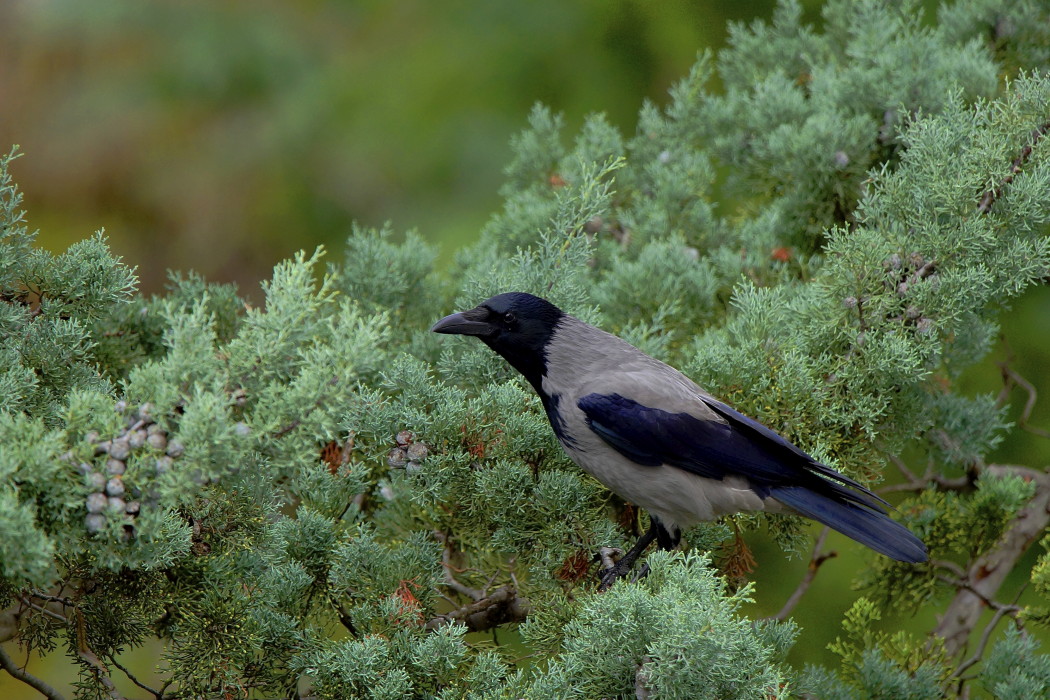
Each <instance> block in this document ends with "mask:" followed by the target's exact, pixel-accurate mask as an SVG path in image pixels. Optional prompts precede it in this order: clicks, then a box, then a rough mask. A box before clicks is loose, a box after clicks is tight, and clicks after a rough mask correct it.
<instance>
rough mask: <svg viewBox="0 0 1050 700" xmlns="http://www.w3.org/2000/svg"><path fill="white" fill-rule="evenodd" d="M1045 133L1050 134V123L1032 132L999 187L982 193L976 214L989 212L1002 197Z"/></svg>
mask: <svg viewBox="0 0 1050 700" xmlns="http://www.w3.org/2000/svg"><path fill="white" fill-rule="evenodd" d="M1047 132H1050V122H1046V123H1044V124H1042V125H1040V126H1038V127H1036V128H1035V129H1034V130H1032V134H1031V137H1030V138H1031V140H1032V142H1031V143H1029V144H1027V145H1026V146H1025V147H1024V148H1022V149H1021V154H1020V155H1019V156H1017V158H1015V159H1014V162H1013V164H1011V166H1010V173H1009V174H1008V175H1007V176H1006V177H1004V178H1003V179H1002V181H1001V182H1000V183H999V186H998V187H994V188H992V189H990V190H988V191H987V192H985V193H984V196H983V197H981V203H980V204H978V205H977V211H978V212H980V213H982V214H985V213H987V212H988V211H989V210H991V208H992V205H994V204H995V202H996V201H997V200H998V199H999V197H1001V196H1002V194H1003V188H1005V187H1006V186H1007V185H1009V184H1010V183H1011V182H1013V181H1014V176H1015V175H1017V174H1018V173H1020V172H1021V167H1022V166H1023V165H1024V164H1025V162H1026V161H1027V160H1028V159H1029V157H1031V155H1032V151H1033V150H1034V149H1035V145H1036V144H1037V143H1039V140H1040V139H1041V138H1043V137H1044V136H1046V134H1047Z"/></svg>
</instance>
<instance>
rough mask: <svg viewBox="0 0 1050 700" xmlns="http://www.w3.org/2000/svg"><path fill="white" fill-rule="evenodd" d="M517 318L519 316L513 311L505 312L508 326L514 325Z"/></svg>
mask: <svg viewBox="0 0 1050 700" xmlns="http://www.w3.org/2000/svg"><path fill="white" fill-rule="evenodd" d="M517 320H518V317H517V316H515V315H514V312H513V311H508V312H507V313H505V314H503V323H505V324H507V325H508V326H513V325H514V322H515V321H517Z"/></svg>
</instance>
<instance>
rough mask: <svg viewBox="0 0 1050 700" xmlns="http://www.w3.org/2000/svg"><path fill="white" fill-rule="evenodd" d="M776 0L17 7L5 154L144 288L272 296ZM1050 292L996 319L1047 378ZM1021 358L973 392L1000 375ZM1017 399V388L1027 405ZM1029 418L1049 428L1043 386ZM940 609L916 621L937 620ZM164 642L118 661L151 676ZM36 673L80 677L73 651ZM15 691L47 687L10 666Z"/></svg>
mask: <svg viewBox="0 0 1050 700" xmlns="http://www.w3.org/2000/svg"><path fill="white" fill-rule="evenodd" d="M773 4H774V3H773V1H772V0H753V1H740V0H732V1H729V0H718V1H717V2H711V1H709V2H703V3H701V2H689V1H688V0H633V1H620V0H579V1H577V2H560V1H556V0H532V2H499V1H492V0H488V1H485V0H460V1H452V2H444V3H432V2H422V1H421V0H407V1H404V2H379V1H377V0H356V1H349V0H299V1H298V2H288V1H287V0H285V1H281V0H254V1H253V2H243V1H236V0H181V1H180V2H165V1H162V0H156V1H144V0H98V1H95V2H82V1H81V0H2V2H0V105H2V107H0V148H5V149H6V148H7V147H8V146H9V145H10V144H19V145H20V146H21V147H22V150H23V151H24V152H25V154H26V155H25V157H24V158H22V159H20V160H18V161H17V162H16V163H15V165H14V168H13V174H14V177H15V179H16V181H17V182H18V184H19V185H20V187H21V188H22V190H23V192H24V194H25V209H26V210H27V212H28V219H29V223H30V227H31V228H39V229H40V234H41V235H40V242H41V244H42V245H44V246H45V247H47V248H50V249H52V250H56V251H57V250H61V249H64V248H65V247H66V246H67V245H68V244H70V243H72V242H74V241H76V240H79V239H81V238H84V237H85V236H87V235H89V234H90V233H91V232H92V231H94V230H97V229H99V228H103V227H104V228H105V229H106V232H107V233H108V235H109V236H110V242H111V244H112V246H113V248H114V249H115V251H116V252H117V253H118V254H120V255H122V256H123V257H124V258H125V260H126V261H127V262H128V263H130V264H131V265H134V266H137V267H138V270H139V275H140V277H141V282H142V289H143V290H144V291H146V292H154V291H159V290H161V289H162V288H163V285H164V282H165V271H166V270H167V269H177V270H189V269H194V270H197V271H199V272H201V273H203V274H204V275H205V276H206V277H208V278H209V279H212V280H215V281H222V282H228V281H234V282H237V283H238V284H239V285H240V287H241V291H242V293H244V294H246V295H247V296H249V297H251V298H253V299H254V300H256V301H258V300H259V298H260V292H259V281H260V280H263V279H267V278H268V277H269V275H270V272H271V270H272V267H273V265H274V264H275V263H276V262H277V261H279V260H281V259H283V258H286V257H288V256H289V255H291V254H292V253H293V252H294V251H296V250H298V249H301V248H306V249H312V248H313V247H315V246H316V245H318V244H324V245H325V246H326V247H328V248H329V249H330V250H331V251H332V253H333V256H334V257H335V258H336V259H338V256H339V255H340V254H341V250H342V242H343V240H344V239H345V237H346V235H347V234H348V232H349V230H350V225H351V222H354V221H357V222H359V223H361V224H364V225H368V226H380V225H382V224H383V223H384V222H387V221H389V222H390V223H391V225H392V226H393V228H394V230H395V231H403V230H407V229H412V228H415V229H418V230H419V232H420V233H421V234H422V235H423V236H425V237H427V238H429V239H431V240H434V241H436V242H438V243H440V244H441V246H442V250H443V255H444V256H445V258H444V259H448V258H449V257H450V255H451V252H452V251H453V250H455V248H457V247H458V246H460V245H463V244H464V243H467V242H469V241H472V240H474V238H475V237H476V235H477V232H478V230H479V228H480V227H481V225H482V224H483V223H484V221H485V220H486V219H487V218H488V217H489V215H490V214H491V213H492V212H493V211H495V210H496V209H497V208H498V207H499V205H500V200H499V197H498V193H497V190H498V187H499V185H500V183H501V180H502V168H503V167H504V165H505V164H506V163H507V162H508V160H509V157H510V149H509V145H508V144H509V139H510V137H511V136H512V135H513V134H515V133H517V132H518V131H519V130H520V129H521V128H523V127H524V126H525V123H526V116H527V114H528V112H529V109H530V108H531V106H532V105H533V104H534V103H535V102H537V101H541V102H544V103H546V104H548V105H550V106H551V107H553V108H554V110H555V111H559V112H563V113H564V114H565V117H566V123H567V125H568V133H570V134H571V133H573V131H574V130H575V127H577V126H578V125H579V124H580V123H582V121H583V118H584V116H585V115H587V114H588V113H591V112H605V113H606V114H607V115H608V117H609V119H610V121H611V122H612V123H613V124H615V125H617V126H619V127H620V128H621V130H623V131H624V132H625V133H631V132H633V130H634V126H635V120H636V118H637V114H638V110H639V108H640V107H641V104H642V101H643V100H644V99H650V100H652V101H654V102H656V103H658V104H663V103H665V102H666V101H667V100H666V94H667V90H668V88H669V87H670V86H671V85H672V84H673V83H674V82H675V81H677V80H678V79H680V78H681V77H683V76H684V75H685V74H686V73H687V71H688V69H689V67H690V66H691V65H692V64H693V62H694V61H695V59H696V54H697V51H699V50H701V49H703V48H711V49H714V50H717V49H718V48H720V47H721V46H723V45H724V44H725V40H726V36H727V29H726V23H727V21H729V20H737V21H750V20H751V19H752V18H754V17H763V18H768V17H769V16H770V15H771V14H772V8H773ZM819 4H820V3H819V2H816V1H815V0H810V1H808V2H804V3H803V5H804V6H805V7H806V12H807V19H809V20H811V21H814V22H818V23H819ZM928 4H930V5H933V4H934V3H932V2H931V3H928ZM1048 304H1050V295H1048V294H1047V290H1046V288H1040V289H1038V290H1034V291H1033V292H1031V293H1029V294H1028V295H1027V296H1026V297H1024V298H1023V299H1022V300H1021V301H1020V302H1019V303H1018V305H1017V306H1018V308H1017V310H1016V313H1014V314H1011V315H1010V316H1009V318H1008V320H1007V324H1006V325H1005V327H1004V331H1005V335H1006V337H1007V338H1008V339H1009V343H1010V348H1011V349H1012V351H1013V353H1014V354H1015V355H1016V357H1017V363H1016V364H1015V367H1016V368H1017V369H1018V370H1019V371H1020V372H1021V373H1022V374H1023V375H1025V376H1026V377H1028V378H1029V379H1030V380H1033V381H1036V382H1037V384H1038V385H1040V386H1043V387H1046V386H1047V384H1048V382H1047V378H1046V377H1045V376H1044V375H1045V374H1046V373H1045V368H1046V367H1047V366H1048V361H1050V356H1048V355H1050V350H1048V348H1050V343H1047V342H1046V337H1045V329H1047V328H1048V327H1050V324H1047V320H1048V316H1047V309H1048ZM1006 353H1007V350H1006V345H1003V346H1002V348H1001V349H1000V350H999V351H997V355H996V357H992V358H989V360H988V361H987V362H985V363H984V365H982V366H981V367H980V368H977V369H975V370H974V371H973V372H972V373H971V375H970V376H969V377H967V379H966V382H967V386H968V387H969V388H971V389H972V390H974V391H978V390H979V391H990V392H993V393H995V392H997V391H998V389H999V387H1000V386H1001V380H1000V378H999V372H998V369H997V367H996V365H995V361H996V360H1000V359H1003V358H1004V357H1005V356H1006ZM1048 391H1050V389H1048ZM1024 398H1025V397H1024V396H1023V395H1022V393H1021V392H1015V394H1014V396H1013V400H1014V403H1015V407H1014V410H1013V412H1012V415H1014V416H1016V415H1017V414H1019V412H1020V407H1021V406H1022V405H1023V403H1024ZM1033 423H1035V424H1036V425H1041V426H1047V425H1050V410H1048V408H1047V405H1046V402H1040V403H1039V404H1037V407H1036V413H1035V415H1034V416H1033ZM1046 443H1047V441H1045V440H1044V441H1040V440H1038V439H1037V438H1035V437H1034V436H1032V435H1030V434H1027V433H1021V432H1018V433H1015V434H1014V435H1011V436H1010V438H1009V439H1008V440H1007V441H1006V442H1005V443H1004V445H1003V447H1002V448H1001V449H1000V451H999V454H996V455H993V456H992V458H993V459H997V460H1000V461H1009V462H1017V463H1023V464H1028V465H1031V466H1035V467H1040V466H1043V465H1045V464H1046V463H1047V461H1048V460H1050V454H1048V452H1047V444H1046ZM0 535H2V533H0ZM756 539H759V538H756ZM832 543H833V544H834V545H836V546H841V545H842V544H843V543H844V541H842V540H832ZM753 544H754V546H755V554H756V556H757V558H758V560H759V561H760V562H763V561H766V562H769V564H768V566H765V567H760V568H759V569H758V571H757V572H756V577H757V579H758V582H759V588H758V595H757V598H758V603H757V604H756V606H755V607H754V608H753V609H752V611H751V612H752V613H753V614H755V615H756V616H757V615H768V614H774V613H775V612H776V611H777V610H778V609H779V607H780V605H781V604H782V603H783V601H784V600H785V599H786V597H787V596H788V595H789V594H790V592H791V590H793V589H794V586H795V585H796V583H797V581H798V580H799V578H800V577H801V575H802V572H803V570H804V568H805V562H803V561H799V560H794V561H792V562H791V563H790V564H789V565H788V566H787V567H785V566H784V565H783V564H782V563H781V562H782V561H783V560H782V557H781V555H780V554H779V553H778V552H775V551H773V549H772V547H771V546H770V545H768V544H767V543H763V542H762V541H761V540H760V539H759V541H756V542H753ZM845 549H846V550H847V551H848V552H849V553H848V555H846V556H843V557H842V558H840V559H839V560H836V561H834V562H832V563H830V564H828V565H827V566H826V570H825V571H823V572H822V573H821V575H820V576H819V577H818V578H817V582H816V584H815V585H814V587H813V588H812V589H811V590H810V592H809V594H808V595H807V597H806V598H805V599H804V600H803V603H802V605H801V606H800V607H799V608H798V609H797V611H796V614H797V615H798V617H799V619H800V620H804V621H806V625H807V629H806V631H805V632H804V633H803V636H802V638H801V639H800V642H799V644H798V646H797V647H796V649H795V650H794V651H793V653H792V660H793V662H795V663H796V664H798V665H799V666H801V665H802V664H803V663H805V662H818V663H825V664H829V665H830V664H834V663H835V659H834V657H832V656H831V655H830V653H829V652H827V651H826V649H825V648H824V647H825V645H826V644H827V642H828V641H830V640H832V639H834V638H835V636H836V634H838V630H839V624H840V620H841V616H842V612H843V611H844V610H845V608H846V607H847V606H848V605H849V603H850V602H851V601H852V599H853V597H854V596H855V593H853V592H852V591H850V590H849V588H850V580H851V578H852V572H853V571H855V570H856V568H857V567H859V566H861V565H862V563H863V557H864V556H866V555H863V554H861V553H860V552H859V549H858V548H856V547H846V548H845ZM764 570H765V572H764ZM771 577H772V578H774V579H776V580H768V579H769V578H771ZM1020 585H1021V581H1020V580H1016V581H1012V582H1011V584H1010V586H1012V588H1011V590H1016V588H1017V587H1018V586H1020ZM1005 597H1009V594H1006V596H1005ZM933 612H934V611H932V610H930V611H928V612H927V613H925V614H921V615H920V616H918V617H917V618H916V619H915V620H914V621H913V623H912V628H913V629H914V630H915V631H917V632H923V631H925V630H928V629H929V628H930V627H932V626H933V624H934V619H933ZM887 622H888V626H895V625H897V624H899V622H900V621H899V620H894V621H887ZM8 648H9V650H10V652H11V653H12V655H13V656H14V657H15V658H16V659H18V660H19V661H22V660H24V658H25V657H24V655H23V654H21V653H20V652H18V651H17V650H16V649H15V648H13V647H12V646H10V645H9V646H8ZM158 653H159V649H158V648H157V647H154V648H145V649H140V650H137V651H135V652H131V653H129V654H128V655H127V658H126V661H127V662H128V664H129V665H131V666H132V667H133V668H135V669H137V670H138V672H140V673H141V674H142V676H143V680H147V682H148V679H150V678H151V673H150V671H149V669H150V668H151V666H152V665H153V663H154V662H155V660H156V658H157V655H158ZM30 670H31V671H33V672H35V673H37V674H38V675H41V676H43V677H45V678H46V679H47V680H49V681H51V682H53V683H55V684H56V686H58V688H59V690H62V691H63V692H66V693H69V691H70V686H69V683H70V682H71V681H72V680H73V674H74V673H75V670H74V667H73V666H72V664H70V663H69V662H68V661H66V660H65V659H64V657H63V655H62V651H61V650H58V651H57V652H56V653H55V654H53V655H52V656H51V657H50V658H49V659H46V660H44V661H39V660H34V661H33V662H32V663H31V664H30ZM118 675H119V674H115V678H116V676H118ZM118 683H119V682H118ZM121 688H122V690H124V691H126V692H127V695H128V697H142V696H143V693H142V691H140V690H138V689H135V688H133V687H130V686H127V685H123V684H122V685H121ZM0 697H2V698H10V699H11V700H15V699H17V698H23V697H24V698H33V697H39V695H37V694H35V693H34V692H33V691H31V690H30V689H29V688H28V687H27V686H24V685H22V684H20V683H17V682H13V681H12V680H11V679H10V677H8V676H7V675H6V674H0Z"/></svg>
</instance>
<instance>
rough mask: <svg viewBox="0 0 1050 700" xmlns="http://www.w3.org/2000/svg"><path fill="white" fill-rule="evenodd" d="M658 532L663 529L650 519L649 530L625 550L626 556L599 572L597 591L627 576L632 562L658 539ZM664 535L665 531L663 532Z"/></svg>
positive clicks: (605, 588) (607, 588) (654, 520)
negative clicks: (599, 581)
mask: <svg viewBox="0 0 1050 700" xmlns="http://www.w3.org/2000/svg"><path fill="white" fill-rule="evenodd" d="M660 530H663V528H662V527H661V526H660V523H659V522H658V521H657V520H656V518H651V520H650V523H649V529H648V530H646V531H645V534H644V535H642V536H641V537H639V538H638V541H637V542H635V543H634V546H633V547H631V548H630V549H629V550H627V554H624V555H623V557H622V558H621V559H620V561H618V562H616V564H614V565H613V566H610V567H609V568H608V569H605V570H603V571H601V572H600V574H601V579H602V582H601V585H600V586H598V590H599V591H607V590H609V587H610V586H612V585H613V584H614V583H616V580H617V579H621V578H623V577H624V576H626V575H627V573H628V572H629V571H630V570H631V567H632V566H633V565H634V562H635V561H636V560H637V559H638V557H639V556H641V554H642V552H644V551H645V550H646V548H647V547H648V546H649V545H651V544H652V543H653V540H655V539H658V538H659V537H660ZM663 531H664V532H665V533H666V532H667V531H666V530H663Z"/></svg>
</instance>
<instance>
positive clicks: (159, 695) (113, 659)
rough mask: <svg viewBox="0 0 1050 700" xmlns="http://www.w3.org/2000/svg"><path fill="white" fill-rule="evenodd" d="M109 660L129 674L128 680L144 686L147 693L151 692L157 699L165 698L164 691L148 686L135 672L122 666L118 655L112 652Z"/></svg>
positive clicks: (125, 673) (141, 686)
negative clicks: (117, 657)
mask: <svg viewBox="0 0 1050 700" xmlns="http://www.w3.org/2000/svg"><path fill="white" fill-rule="evenodd" d="M109 662H110V663H111V664H113V665H114V666H116V667H117V668H118V669H120V670H121V672H122V673H123V674H124V675H125V676H127V677H128V680H130V681H131V682H132V683H134V684H135V685H137V686H138V687H140V688H142V689H143V690H145V691H146V692H147V693H149V694H150V695H152V696H153V697H155V698H157V700H164V693H163V691H160V690H156V689H154V688H151V687H149V686H148V685H146V684H145V683H142V682H140V681H139V679H138V678H135V676H134V675H133V674H132V673H131V671H129V670H128V669H126V668H124V667H123V666H122V665H121V664H120V662H119V661H117V659H116V657H115V656H113V655H112V654H111V655H110V656H109Z"/></svg>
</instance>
